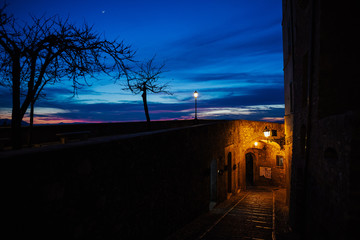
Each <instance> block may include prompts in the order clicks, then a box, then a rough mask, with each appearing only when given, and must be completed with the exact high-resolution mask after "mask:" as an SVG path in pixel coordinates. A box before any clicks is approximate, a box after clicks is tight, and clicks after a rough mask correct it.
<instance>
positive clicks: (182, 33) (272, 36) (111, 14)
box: [0, 0, 284, 123]
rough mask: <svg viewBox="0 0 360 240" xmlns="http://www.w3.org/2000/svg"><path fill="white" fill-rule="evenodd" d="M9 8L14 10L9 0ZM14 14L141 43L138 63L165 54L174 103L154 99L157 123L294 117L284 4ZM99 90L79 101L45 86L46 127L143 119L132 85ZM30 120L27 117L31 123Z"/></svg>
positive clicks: (89, 7) (7, 100) (92, 0)
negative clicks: (289, 104)
mask: <svg viewBox="0 0 360 240" xmlns="http://www.w3.org/2000/svg"><path fill="white" fill-rule="evenodd" d="M1 2H4V1H3V0H1ZM7 2H8V4H9V7H8V9H7V10H8V12H11V13H13V14H14V16H15V17H16V18H18V19H19V20H23V21H29V19H30V17H29V14H32V15H35V16H42V15H44V14H46V16H52V15H54V14H58V15H60V16H63V17H64V18H66V17H69V19H70V21H71V22H74V23H76V24H82V23H83V22H84V21H85V22H87V23H88V24H90V25H92V24H93V25H94V29H95V30H96V31H97V32H100V33H103V34H104V35H105V36H106V38H109V39H114V38H118V39H120V40H124V42H125V43H126V44H130V45H132V47H133V49H134V50H136V51H137V54H136V59H137V60H144V59H147V58H150V57H152V56H154V55H155V54H156V59H157V60H158V61H159V63H162V62H165V63H166V70H167V72H166V73H164V74H163V81H164V82H169V83H170V91H171V92H172V93H173V95H165V94H151V95H149V99H148V101H149V110H150V117H151V119H152V120H161V119H189V118H193V117H194V99H193V97H192V93H193V92H194V91H195V90H197V91H198V92H199V98H198V107H199V114H198V116H199V118H207V119H249V120H270V121H272V120H277V121H279V120H280V121H281V119H282V118H283V115H284V94H283V71H282V68H283V63H282V33H281V18H282V13H281V10H282V7H281V2H282V1H281V0H181V1H179V0H174V1H173V0H153V1H145V0H131V1H129V0H101V1H100V0H61V1H49V0H31V1H28V0H10V1H7ZM90 82H92V86H91V87H84V88H82V89H80V90H79V95H78V96H77V97H74V98H72V94H71V88H70V86H69V84H67V83H66V81H64V82H63V83H62V84H58V85H54V86H48V87H47V88H45V93H46V99H40V100H39V102H38V103H37V104H36V108H35V114H36V122H37V123H56V122H73V121H75V122H113V121H143V120H145V115H144V111H143V106H142V101H141V96H140V95H132V94H131V93H129V92H128V91H124V90H122V89H123V86H122V85H121V84H123V83H124V82H118V83H116V84H114V82H113V81H111V80H109V79H106V78H104V79H102V80H101V81H94V80H90ZM0 102H1V105H0V111H1V112H0V118H6V117H7V118H9V113H10V112H11V96H10V91H9V89H5V88H2V87H0ZM24 120H25V121H27V119H26V118H25V119H24Z"/></svg>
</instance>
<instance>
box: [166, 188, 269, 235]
mask: <svg viewBox="0 0 360 240" xmlns="http://www.w3.org/2000/svg"><path fill="white" fill-rule="evenodd" d="M272 234H273V193H272V189H271V188H266V187H259V188H251V189H248V190H246V191H243V192H241V193H239V194H236V195H235V196H233V197H232V198H230V199H229V200H227V201H225V202H223V203H221V204H219V205H218V206H217V207H215V208H214V209H213V210H212V211H210V212H209V213H207V214H205V215H203V216H201V217H199V218H197V219H196V220H194V221H193V222H191V223H190V224H188V225H186V226H185V227H184V228H183V229H181V230H179V231H178V232H176V233H175V234H174V235H172V236H170V237H169V238H168V239H179V240H180V239H182V240H185V239H188V240H190V239H204V240H205V239H206V240H210V239H272Z"/></svg>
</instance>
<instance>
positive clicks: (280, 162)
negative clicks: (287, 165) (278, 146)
mask: <svg viewBox="0 0 360 240" xmlns="http://www.w3.org/2000/svg"><path fill="white" fill-rule="evenodd" d="M276 166H277V167H284V156H280V155H277V156H276Z"/></svg>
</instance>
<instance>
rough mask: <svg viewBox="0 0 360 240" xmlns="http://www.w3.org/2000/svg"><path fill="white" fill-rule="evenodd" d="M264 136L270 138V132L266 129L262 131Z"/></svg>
mask: <svg viewBox="0 0 360 240" xmlns="http://www.w3.org/2000/svg"><path fill="white" fill-rule="evenodd" d="M264 136H265V137H270V130H269V129H268V128H267V127H265V129H264Z"/></svg>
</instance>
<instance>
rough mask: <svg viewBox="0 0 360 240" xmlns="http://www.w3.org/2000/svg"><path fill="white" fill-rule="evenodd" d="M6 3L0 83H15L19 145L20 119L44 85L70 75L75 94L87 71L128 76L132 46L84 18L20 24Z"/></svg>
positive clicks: (1, 15)
mask: <svg viewBox="0 0 360 240" xmlns="http://www.w3.org/2000/svg"><path fill="white" fill-rule="evenodd" d="M5 9H6V6H4V7H3V8H1V9H0V84H1V85H2V86H7V87H10V88H11V89H12V102H13V106H12V122H11V127H12V140H13V147H15V148H19V147H20V145H21V121H22V119H23V117H24V114H25V113H26V111H27V109H28V107H29V105H30V104H32V105H33V104H35V101H36V99H38V97H39V94H41V92H42V91H43V89H44V87H45V86H47V85H50V84H55V83H57V82H60V81H63V80H70V81H72V87H73V92H74V95H75V94H77V90H78V88H79V87H80V86H82V85H85V84H88V82H87V78H88V77H93V78H96V77H97V76H99V74H100V73H105V74H107V75H110V76H111V77H114V78H116V79H117V78H120V77H122V76H124V75H126V76H127V70H128V68H127V66H126V61H132V58H133V56H134V52H133V51H132V50H131V49H130V46H128V45H125V44H124V43H123V42H117V41H116V40H115V41H108V40H106V39H103V38H102V36H101V35H100V34H98V33H96V32H95V31H94V30H93V28H92V27H90V26H88V25H87V24H85V23H84V24H83V25H82V26H80V27H77V26H75V25H74V24H71V23H69V21H68V19H66V20H63V19H61V18H60V17H58V16H53V17H49V18H46V17H41V18H36V17H32V22H31V23H24V24H22V25H20V24H19V23H18V22H17V20H16V19H15V18H14V17H13V16H12V15H9V14H7V13H6V12H5ZM21 94H23V95H24V97H23V98H21V97H20V96H21Z"/></svg>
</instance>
